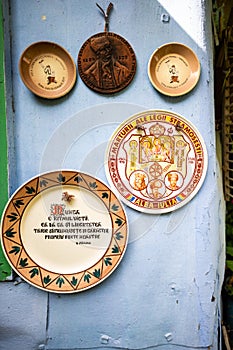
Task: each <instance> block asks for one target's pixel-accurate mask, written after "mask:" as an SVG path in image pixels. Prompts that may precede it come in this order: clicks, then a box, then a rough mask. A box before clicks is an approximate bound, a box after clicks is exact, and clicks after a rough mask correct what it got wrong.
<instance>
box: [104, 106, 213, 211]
mask: <svg viewBox="0 0 233 350" xmlns="http://www.w3.org/2000/svg"><path fill="white" fill-rule="evenodd" d="M207 163H208V159H207V151H206V147H205V144H204V142H203V139H202V137H201V135H200V133H199V132H198V130H197V129H196V128H195V126H194V125H192V123H191V122H190V121H188V120H186V119H185V118H184V117H182V116H180V115H178V114H176V113H173V112H171V111H163V110H149V111H143V112H140V113H138V114H135V115H133V116H132V117H130V118H129V119H127V120H126V121H124V122H123V123H122V124H121V125H120V126H119V128H118V129H117V130H116V131H115V133H114V134H113V135H112V137H111V139H110V141H109V145H108V149H107V153H106V163H105V164H106V175H107V178H108V180H109V182H110V183H111V185H112V186H113V188H115V189H116V190H117V191H118V193H119V195H120V199H121V200H122V201H123V202H124V203H125V204H127V205H128V206H129V207H131V208H133V209H136V210H138V211H141V212H144V213H148V214H162V213H167V212H171V211H173V210H175V209H178V208H180V207H182V206H184V205H185V204H187V203H188V202H189V201H190V200H191V199H192V198H193V197H194V196H195V195H196V194H197V192H198V191H199V190H200V188H201V186H202V184H203V181H204V179H205V175H206V170H207Z"/></svg>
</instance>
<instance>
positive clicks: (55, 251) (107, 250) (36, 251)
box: [1, 170, 128, 293]
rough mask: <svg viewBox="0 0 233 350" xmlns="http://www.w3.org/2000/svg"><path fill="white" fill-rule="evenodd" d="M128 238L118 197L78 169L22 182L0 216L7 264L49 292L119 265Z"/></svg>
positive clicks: (83, 284)
mask: <svg viewBox="0 0 233 350" xmlns="http://www.w3.org/2000/svg"><path fill="white" fill-rule="evenodd" d="M127 240H128V230H127V219H126V215H125V212H124V208H123V207H122V204H121V202H120V201H119V200H118V199H117V197H116V196H115V194H114V193H113V192H112V191H111V190H110V189H109V187H107V186H106V185H105V184H104V183H103V182H101V181H100V180H98V179H96V178H94V177H92V176H90V175H88V174H85V173H81V172H77V171H72V170H62V171H53V172H49V173H45V174H42V175H40V176H37V177H35V178H33V179H31V180H30V181H28V182H27V183H26V184H24V185H23V186H21V187H20V188H19V189H18V190H17V191H16V193H15V194H14V195H13V196H12V198H11V199H10V200H9V202H8V204H7V206H6V208H5V211H4V214H3V217H2V222H1V241H2V247H3V250H4V253H5V255H6V257H7V259H8V261H9V263H10V264H11V266H12V268H13V269H14V270H15V271H16V272H17V273H18V274H19V275H20V276H21V277H22V278H23V279H24V280H26V281H27V282H29V283H30V284H32V285H34V286H35V287H38V288H40V289H43V290H45V291H48V292H55V293H75V292H80V291H84V290H86V289H88V288H91V287H94V286H96V285H97V284H99V283H100V282H102V281H103V280H104V279H105V278H107V277H108V276H109V275H110V274H111V273H112V272H113V271H114V269H115V268H116V267H117V266H118V264H119V263H120V261H121V260H122V257H123V255H124V253H125V250H126V246H127Z"/></svg>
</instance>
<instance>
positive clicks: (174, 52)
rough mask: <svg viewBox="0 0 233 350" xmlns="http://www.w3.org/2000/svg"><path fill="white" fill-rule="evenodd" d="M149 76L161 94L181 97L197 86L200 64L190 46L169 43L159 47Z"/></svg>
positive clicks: (154, 55)
mask: <svg viewBox="0 0 233 350" xmlns="http://www.w3.org/2000/svg"><path fill="white" fill-rule="evenodd" d="M148 76H149V79H150V81H151V83H152V85H153V86H154V87H155V88H156V89H157V90H158V91H159V92H161V93H163V94H165V95H168V96H181V95H184V94H187V93H188V92H189V91H191V90H192V89H193V88H194V87H195V85H196V84H197V82H198V80H199V76H200V63H199V60H198V57H197V56H196V54H195V53H194V52H193V51H192V50H191V49H190V48H189V47H188V46H186V45H183V44H180V43H169V44H165V45H163V46H161V47H159V48H158V49H157V50H155V51H154V52H153V54H152V55H151V57H150V60H149V63H148Z"/></svg>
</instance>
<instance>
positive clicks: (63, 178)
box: [57, 174, 66, 182]
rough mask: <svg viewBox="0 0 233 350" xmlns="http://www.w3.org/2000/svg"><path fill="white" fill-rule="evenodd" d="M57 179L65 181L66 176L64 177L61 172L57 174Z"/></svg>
mask: <svg viewBox="0 0 233 350" xmlns="http://www.w3.org/2000/svg"><path fill="white" fill-rule="evenodd" d="M57 180H58V181H59V182H65V181H66V178H65V176H63V175H62V174H59V175H58V177H57Z"/></svg>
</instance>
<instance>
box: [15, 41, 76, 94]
mask: <svg viewBox="0 0 233 350" xmlns="http://www.w3.org/2000/svg"><path fill="white" fill-rule="evenodd" d="M19 71H20V76H21V78H22V80H23V82H24V84H25V85H26V86H27V88H28V89H29V90H31V91H32V92H33V93H34V94H36V95H38V96H40V97H44V98H47V99H53V98H59V97H62V96H64V95H65V94H67V93H68V92H69V91H70V90H71V89H72V88H73V86H74V84H75V81H76V76H77V74H76V65H75V63H74V61H73V58H72V57H71V55H70V54H69V53H68V51H66V50H65V49H64V48H63V47H61V46H59V45H58V44H56V43H52V42H48V41H42V42H37V43H34V44H32V45H30V46H29V47H28V48H26V50H25V51H24V52H23V54H22V55H21V58H20V61H19Z"/></svg>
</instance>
